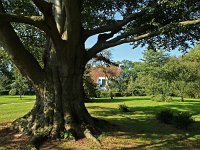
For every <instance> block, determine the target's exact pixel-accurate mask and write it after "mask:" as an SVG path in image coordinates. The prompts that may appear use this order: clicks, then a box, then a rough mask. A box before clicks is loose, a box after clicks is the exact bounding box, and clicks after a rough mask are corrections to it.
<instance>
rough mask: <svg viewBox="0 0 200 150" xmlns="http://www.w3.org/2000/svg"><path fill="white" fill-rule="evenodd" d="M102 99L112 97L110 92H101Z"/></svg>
mask: <svg viewBox="0 0 200 150" xmlns="http://www.w3.org/2000/svg"><path fill="white" fill-rule="evenodd" d="M99 96H100V97H101V98H107V97H110V92H108V91H100V95H99Z"/></svg>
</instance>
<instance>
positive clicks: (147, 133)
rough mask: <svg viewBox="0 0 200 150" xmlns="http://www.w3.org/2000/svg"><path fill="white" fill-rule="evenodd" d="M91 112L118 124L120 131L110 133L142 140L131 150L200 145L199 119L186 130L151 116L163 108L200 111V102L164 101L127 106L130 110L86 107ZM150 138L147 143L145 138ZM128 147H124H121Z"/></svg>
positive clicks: (198, 146)
mask: <svg viewBox="0 0 200 150" xmlns="http://www.w3.org/2000/svg"><path fill="white" fill-rule="evenodd" d="M88 108H90V109H93V110H92V114H93V115H95V116H97V117H100V118H104V119H106V120H108V121H110V122H112V123H114V124H117V125H119V127H120V128H119V131H120V133H117V132H116V133H113V132H111V133H110V135H111V136H112V135H113V134H117V136H120V138H121V137H122V138H123V137H124V136H125V137H128V139H137V138H138V139H141V138H142V139H143V141H142V142H140V144H139V145H138V146H137V148H135V147H133V148H131V149H145V148H149V149H151V148H153V149H162V148H165V149H197V148H200V122H196V123H195V124H193V125H192V126H191V127H190V128H189V129H188V130H181V129H176V128H175V127H173V126H172V125H166V124H162V123H160V122H158V121H157V120H156V119H155V114H156V113H157V112H159V111H161V110H163V109H172V110H174V111H189V112H192V113H193V114H199V113H200V109H199V108H200V103H184V104H183V103H182V105H180V104H179V103H178V104H168V105H162V106H145V107H129V109H130V112H127V113H123V112H120V111H119V110H118V109H117V108H106V107H100V106H89V107H88ZM145 140H146V141H150V143H148V142H146V141H145ZM126 149H130V148H124V149H123V150H126Z"/></svg>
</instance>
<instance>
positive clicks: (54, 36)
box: [0, 0, 200, 139]
mask: <svg viewBox="0 0 200 150" xmlns="http://www.w3.org/2000/svg"><path fill="white" fill-rule="evenodd" d="M49 2H51V3H49ZM199 7H200V5H199V0H181V1H176V3H174V1H173V0H168V1H166V0H160V1H155V0H148V1H146V0H135V1H111V0H106V1H91V0H83V1H80V0H66V1H61V0H49V1H45V0H32V1H31V0H26V1H21V0H20V1H17V0H8V1H2V0H0V44H1V45H2V46H3V47H4V49H5V50H7V51H8V52H9V54H10V55H11V57H12V59H13V62H14V63H15V64H16V66H17V67H18V69H19V70H20V72H21V73H22V74H23V75H24V76H26V77H27V78H28V79H29V81H30V82H31V83H32V84H33V86H34V88H35V91H36V93H37V100H36V103H35V106H34V108H33V110H32V111H31V112H30V113H28V114H27V115H25V116H24V117H22V118H21V119H18V120H16V121H15V122H14V128H15V129H21V130H22V131H23V132H27V133H29V134H33V135H38V136H35V137H59V136H60V133H61V132H63V131H64V132H70V133H72V134H73V136H74V137H76V138H81V137H83V136H86V137H93V136H91V135H92V134H91V133H96V132H97V131H100V130H101V128H102V127H104V126H105V125H102V124H101V123H103V122H102V121H97V119H94V118H93V117H91V116H90V114H89V113H88V111H87V110H86V108H85V106H84V94H83V93H84V92H83V90H84V89H83V78H82V77H83V73H84V70H85V65H86V63H87V62H88V61H89V60H90V59H91V58H93V57H95V56H96V54H97V53H99V52H101V51H102V50H104V49H108V48H110V47H113V46H117V45H120V44H123V43H132V44H133V45H134V46H138V45H141V44H142V45H145V44H152V43H156V44H157V45H163V46H164V47H167V48H169V49H174V48H175V47H177V46H182V47H183V48H187V47H188V44H187V43H188V41H191V42H195V41H198V40H199V33H200V32H199V23H200V19H199ZM117 14H120V18H121V19H119V18H118V17H116V16H117ZM11 22H15V24H12V25H11V24H10V23H11ZM26 24H28V25H30V26H34V27H36V28H37V29H36V30H35V31H37V32H36V33H37V34H38V35H37V36H35V38H34V41H37V38H39V37H42V36H43V35H44V37H46V39H45V41H46V43H45V46H43V49H42V55H43V59H42V62H43V63H42V64H43V65H41V64H40V63H39V62H40V61H39V58H37V57H36V56H35V55H34V54H33V53H32V52H31V50H30V49H32V48H33V47H27V46H26V43H25V41H24V40H23V39H22V37H20V34H19V33H18V32H19V31H20V30H18V29H19V28H20V29H21V28H23V26H26V27H27V25H26ZM18 25H19V26H18ZM21 25H22V26H21ZM93 35H97V36H98V38H97V41H96V43H94V45H93V46H92V47H90V48H89V49H86V48H85V41H86V40H87V39H88V38H89V37H91V36H93ZM31 37H34V34H33V33H31ZM25 39H27V38H25ZM33 43H35V42H33ZM28 45H29V44H28ZM29 48H30V49H29ZM24 125H25V126H24ZM84 131H85V132H84ZM86 131H87V132H86ZM89 131H92V132H89ZM89 135H90V136H89ZM36 139H37V138H36Z"/></svg>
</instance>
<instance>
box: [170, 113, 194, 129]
mask: <svg viewBox="0 0 200 150" xmlns="http://www.w3.org/2000/svg"><path fill="white" fill-rule="evenodd" d="M192 123H194V120H193V119H192V114H190V113H188V112H180V113H178V114H176V115H174V117H173V124H174V126H175V127H176V128H180V129H187V128H188V127H189V125H191V124H192Z"/></svg>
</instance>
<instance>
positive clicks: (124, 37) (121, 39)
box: [87, 19, 200, 59]
mask: <svg viewBox="0 0 200 150" xmlns="http://www.w3.org/2000/svg"><path fill="white" fill-rule="evenodd" d="M195 24H200V19H196V20H186V21H182V22H176V23H170V24H167V25H165V26H163V27H161V28H159V29H157V30H154V31H151V32H147V33H144V34H141V35H138V36H134V37H131V36H132V35H133V34H136V33H138V31H132V32H127V33H124V34H121V35H119V36H117V37H115V38H113V39H111V40H109V41H101V42H97V44H95V45H94V46H93V47H92V48H91V49H90V50H89V51H87V57H88V59H91V58H93V57H94V56H95V55H96V54H97V53H99V52H101V51H102V50H104V49H107V48H110V47H114V46H117V45H121V44H124V43H130V42H136V41H139V40H142V39H147V38H151V37H154V36H158V35H160V34H166V33H168V32H170V31H171V27H180V28H182V27H186V26H190V25H195Z"/></svg>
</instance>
